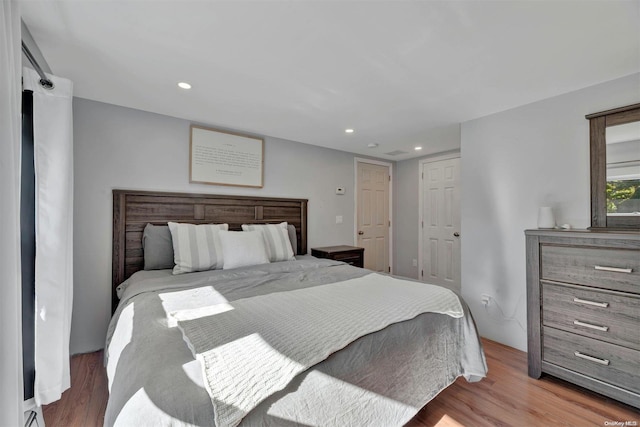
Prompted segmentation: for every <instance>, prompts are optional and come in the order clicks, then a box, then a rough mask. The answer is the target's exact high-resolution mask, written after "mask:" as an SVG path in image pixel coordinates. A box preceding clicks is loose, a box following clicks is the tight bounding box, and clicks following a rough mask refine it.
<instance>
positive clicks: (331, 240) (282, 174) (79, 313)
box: [71, 98, 362, 353]
mask: <svg viewBox="0 0 640 427" xmlns="http://www.w3.org/2000/svg"><path fill="white" fill-rule="evenodd" d="M73 113H74V144H75V148H74V155H75V159H74V160H75V163H74V168H75V171H74V172H75V194H74V197H75V209H74V216H75V217H74V219H75V228H74V233H75V238H74V245H75V252H74V263H75V267H74V275H75V284H74V308H73V322H72V327H71V352H72V353H82V352H87V351H93V350H96V349H99V348H102V347H103V346H104V338H105V334H106V328H107V324H108V321H109V318H110V315H111V309H110V303H111V239H112V236H111V221H112V212H111V209H112V198H111V190H112V189H114V188H118V189H137V190H156V191H183V192H193V193H213V194H238V195H259V196H274V197H295V198H307V199H309V226H308V233H309V234H308V238H309V240H308V247H309V248H311V247H313V246H323V245H336V244H352V243H353V234H354V225H353V217H354V213H353V210H354V202H353V186H354V160H353V159H354V155H353V154H349V153H345V152H342V151H336V150H330V149H326V148H321V147H316V146H312V145H306V144H301V143H297V142H291V141H285V140H281V139H276V138H266V139H265V157H264V161H265V176H264V188H262V189H247V188H241V187H225V186H210V185H204V184H189V172H188V167H189V125H190V123H189V122H188V121H185V120H181V119H176V118H172V117H167V116H162V115H158V114H153V113H147V112H143V111H139V110H133V109H129V108H124V107H118V106H115V105H110V104H104V103H100V102H95V101H89V100H86V99H79V98H75V99H74V110H73ZM212 120H215V118H212ZM205 125H206V124H205ZM359 157H362V156H359ZM336 187H345V188H346V195H344V196H337V195H336V194H335V189H336ZM336 215H342V217H343V220H344V222H343V223H342V224H339V225H338V224H335V216H336Z"/></svg>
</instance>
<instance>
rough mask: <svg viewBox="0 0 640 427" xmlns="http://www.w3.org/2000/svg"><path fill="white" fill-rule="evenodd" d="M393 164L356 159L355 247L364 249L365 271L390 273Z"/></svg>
mask: <svg viewBox="0 0 640 427" xmlns="http://www.w3.org/2000/svg"><path fill="white" fill-rule="evenodd" d="M392 173H393V165H392V164H391V163H386V162H379V161H376V160H369V159H359V158H356V159H355V189H356V190H355V226H356V228H355V236H354V242H355V245H356V246H358V247H361V248H364V268H367V269H369V270H373V271H378V272H383V273H390V272H391V259H390V256H391V254H392V253H393V251H392V249H393V247H392V227H391V202H392V193H391V176H392Z"/></svg>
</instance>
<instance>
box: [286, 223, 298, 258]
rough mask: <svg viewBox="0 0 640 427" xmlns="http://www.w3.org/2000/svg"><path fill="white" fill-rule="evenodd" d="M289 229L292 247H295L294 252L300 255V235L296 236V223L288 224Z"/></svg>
mask: <svg viewBox="0 0 640 427" xmlns="http://www.w3.org/2000/svg"><path fill="white" fill-rule="evenodd" d="M287 231H288V232H289V240H290V241H291V249H293V254H294V255H298V237H297V236H296V227H295V225H291V224H287Z"/></svg>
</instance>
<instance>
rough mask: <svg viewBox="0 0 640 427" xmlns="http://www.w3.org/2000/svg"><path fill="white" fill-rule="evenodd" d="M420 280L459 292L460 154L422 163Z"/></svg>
mask: <svg viewBox="0 0 640 427" xmlns="http://www.w3.org/2000/svg"><path fill="white" fill-rule="evenodd" d="M419 226H420V239H419V252H420V254H419V261H420V265H419V270H420V271H419V274H420V280H422V281H423V282H427V283H431V284H434V285H441V286H444V287H447V288H449V289H451V290H454V291H457V292H460V244H461V241H460V239H461V237H462V236H461V235H460V154H458V153H456V154H451V155H447V156H438V157H434V158H431V159H425V160H423V161H421V162H420V224H419Z"/></svg>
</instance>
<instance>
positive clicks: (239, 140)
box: [189, 125, 264, 188]
mask: <svg viewBox="0 0 640 427" xmlns="http://www.w3.org/2000/svg"><path fill="white" fill-rule="evenodd" d="M189 152H190V153H189V158H190V161H189V175H190V177H189V182H192V183H200V184H212V185H234V186H238V187H256V188H262V186H263V176H264V140H263V139H262V138H258V137H253V136H247V135H241V134H236V133H232V132H226V131H221V130H217V129H209V128H205V127H201V126H196V125H191V138H190V149H189Z"/></svg>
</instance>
